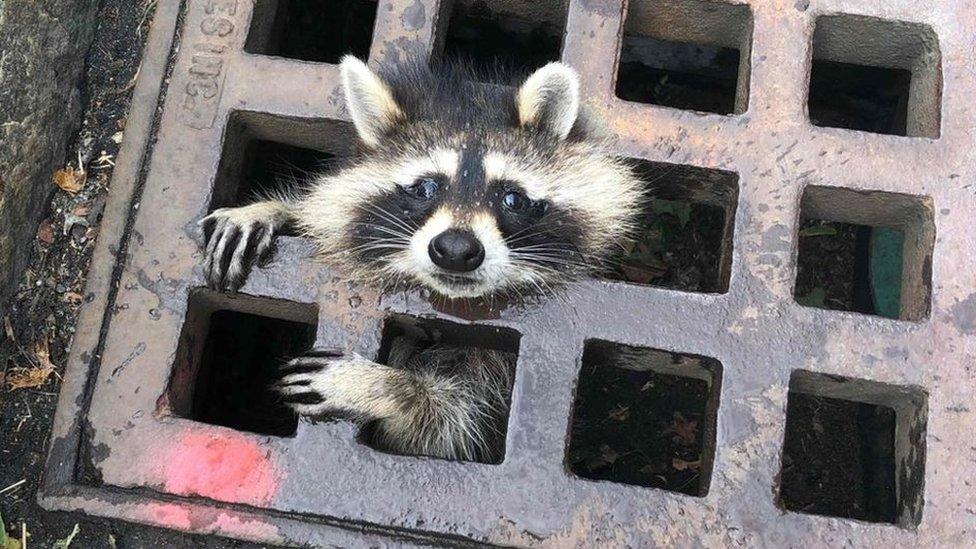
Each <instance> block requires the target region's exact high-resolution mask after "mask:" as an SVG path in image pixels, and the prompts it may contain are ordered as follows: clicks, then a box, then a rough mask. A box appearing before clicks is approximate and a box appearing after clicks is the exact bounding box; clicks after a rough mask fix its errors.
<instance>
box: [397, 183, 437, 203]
mask: <svg viewBox="0 0 976 549" xmlns="http://www.w3.org/2000/svg"><path fill="white" fill-rule="evenodd" d="M439 187H440V185H438V184H437V181H436V180H435V179H434V178H433V177H421V178H419V179H417V180H416V181H414V183H413V185H410V186H409V187H407V188H406V189H404V190H405V191H406V193H407V194H409V195H410V196H412V197H414V198H416V199H418V200H430V199H431V198H434V195H435V194H437V189H438V188H439Z"/></svg>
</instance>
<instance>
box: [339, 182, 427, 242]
mask: <svg viewBox="0 0 976 549" xmlns="http://www.w3.org/2000/svg"><path fill="white" fill-rule="evenodd" d="M445 180H446V179H445V178H444V176H441V175H437V174H431V175H424V176H421V177H418V178H417V179H416V180H415V181H414V182H413V184H411V185H409V186H406V187H403V186H399V185H398V186H397V188H396V189H394V190H392V191H389V192H385V193H383V194H381V195H378V196H376V197H373V198H372V199H371V200H369V201H368V202H365V203H363V204H362V205H361V206H359V207H358V208H357V213H356V216H355V218H354V219H353V221H352V223H350V225H349V233H348V235H349V245H350V249H351V250H355V253H356V254H357V255H358V256H359V257H360V258H361V259H362V260H364V261H381V260H382V259H383V258H384V257H386V256H388V255H390V254H393V253H396V252H398V251H401V250H405V249H407V248H408V247H409V245H410V238H411V237H412V236H413V234H414V233H415V232H416V231H417V230H418V229H419V228H420V227H422V226H423V224H424V223H425V222H426V221H427V218H429V217H430V215H431V214H432V213H433V212H434V211H435V210H436V209H437V207H438V206H439V205H440V204H442V203H443V201H444V192H443V191H444V183H445Z"/></svg>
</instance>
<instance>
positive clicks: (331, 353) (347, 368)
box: [272, 349, 373, 417]
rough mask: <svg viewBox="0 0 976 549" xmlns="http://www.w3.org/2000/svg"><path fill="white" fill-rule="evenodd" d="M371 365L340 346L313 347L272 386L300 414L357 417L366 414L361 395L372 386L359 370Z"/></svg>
mask: <svg viewBox="0 0 976 549" xmlns="http://www.w3.org/2000/svg"><path fill="white" fill-rule="evenodd" d="M372 364H373V363H371V362H370V361H368V360H366V359H363V358H360V357H359V356H356V355H348V354H345V353H343V352H342V351H340V350H338V349H313V350H311V351H309V352H307V353H306V354H304V355H303V356H300V357H298V358H295V359H292V360H291V361H289V362H288V363H286V364H285V365H284V366H282V367H281V368H280V369H279V374H280V375H281V379H279V380H278V382H277V383H275V384H274V385H273V387H272V388H273V389H274V390H275V391H276V392H278V394H280V395H281V397H282V401H283V402H284V403H285V404H287V405H288V406H289V407H290V408H292V409H293V410H295V411H296V412H297V413H299V414H300V415H303V416H321V415H326V414H328V415H345V416H352V417H356V416H359V415H362V414H363V411H362V410H359V409H357V402H358V401H359V400H360V396H359V395H362V394H363V393H364V392H365V391H368V389H369V384H368V382H366V381H365V380H361V379H360V376H359V374H358V373H357V372H358V371H361V370H362V369H363V368H367V369H368V368H370V365H372Z"/></svg>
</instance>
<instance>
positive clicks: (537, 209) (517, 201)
mask: <svg viewBox="0 0 976 549" xmlns="http://www.w3.org/2000/svg"><path fill="white" fill-rule="evenodd" d="M502 204H503V205H504V206H505V207H506V208H508V209H509V210H511V211H513V212H517V213H523V214H530V215H535V216H541V215H542V214H544V213H546V210H548V209H549V205H548V204H547V203H546V202H545V201H542V200H532V199H530V198H529V197H527V196H525V194H524V193H521V192H519V191H507V192H506V193H505V194H504V195H502Z"/></svg>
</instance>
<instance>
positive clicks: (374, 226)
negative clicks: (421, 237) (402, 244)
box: [350, 221, 410, 242]
mask: <svg viewBox="0 0 976 549" xmlns="http://www.w3.org/2000/svg"><path fill="white" fill-rule="evenodd" d="M350 225H351V226H354V227H369V228H370V229H374V230H376V231H378V232H381V233H383V234H386V235H390V236H394V237H397V238H400V239H403V240H404V241H407V242H409V241H410V235H409V234H407V233H402V232H400V231H398V230H396V229H394V228H391V227H387V226H386V225H377V224H375V223H366V222H362V221H360V222H356V223H350ZM364 238H368V237H364Z"/></svg>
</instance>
